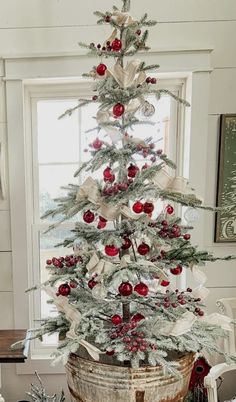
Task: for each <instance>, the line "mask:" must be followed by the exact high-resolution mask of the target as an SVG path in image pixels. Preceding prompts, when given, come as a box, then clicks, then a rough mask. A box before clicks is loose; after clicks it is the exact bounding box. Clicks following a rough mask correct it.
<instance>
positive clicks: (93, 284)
mask: <svg viewBox="0 0 236 402" xmlns="http://www.w3.org/2000/svg"><path fill="white" fill-rule="evenodd" d="M97 284H98V283H97V282H96V281H95V280H94V279H90V280H89V281H88V287H89V289H93V288H94V286H96V285H97Z"/></svg>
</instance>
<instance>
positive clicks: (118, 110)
mask: <svg viewBox="0 0 236 402" xmlns="http://www.w3.org/2000/svg"><path fill="white" fill-rule="evenodd" d="M124 111H125V107H124V105H123V104H122V103H116V105H114V106H113V115H114V116H115V117H120V116H122V114H123V113H124Z"/></svg>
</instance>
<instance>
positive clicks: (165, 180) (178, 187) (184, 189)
mask: <svg viewBox="0 0 236 402" xmlns="http://www.w3.org/2000/svg"><path fill="white" fill-rule="evenodd" d="M152 181H153V183H154V184H156V185H157V186H158V187H159V188H160V189H162V190H170V191H175V192H177V193H182V194H189V195H190V194H195V191H194V189H192V188H191V187H190V186H189V183H188V180H187V179H186V178H184V177H182V176H176V177H173V176H170V175H169V174H168V173H167V172H166V171H165V169H161V170H159V171H158V172H157V174H156V175H155V176H154V177H153V178H152Z"/></svg>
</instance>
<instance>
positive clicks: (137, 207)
mask: <svg viewBox="0 0 236 402" xmlns="http://www.w3.org/2000/svg"><path fill="white" fill-rule="evenodd" d="M132 209H133V211H134V212H135V213H136V214H141V212H143V203H142V202H141V201H136V202H135V203H134V205H133V207H132Z"/></svg>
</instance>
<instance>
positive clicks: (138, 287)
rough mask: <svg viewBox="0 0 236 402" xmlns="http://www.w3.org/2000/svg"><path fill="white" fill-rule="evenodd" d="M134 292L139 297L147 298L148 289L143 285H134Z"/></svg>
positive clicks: (141, 283)
mask: <svg viewBox="0 0 236 402" xmlns="http://www.w3.org/2000/svg"><path fill="white" fill-rule="evenodd" d="M134 291H135V292H137V293H138V294H139V295H140V296H147V295H148V292H149V288H148V286H147V285H146V284H145V283H143V282H140V283H138V284H137V285H135V287H134Z"/></svg>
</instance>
